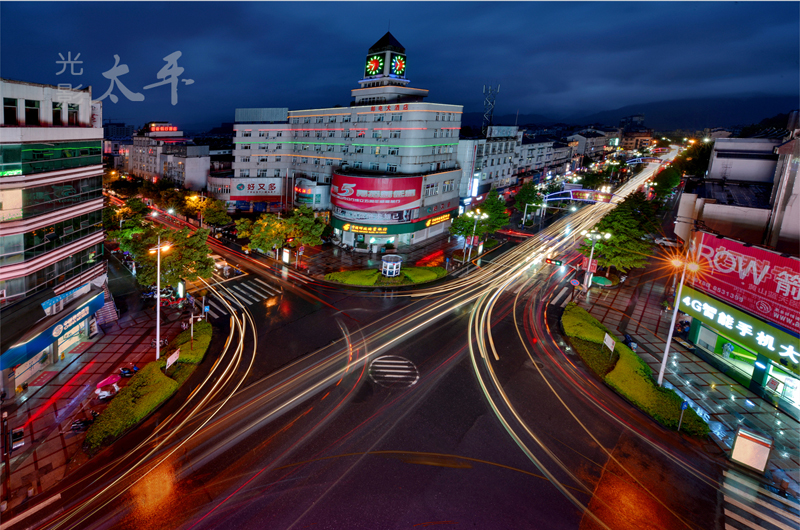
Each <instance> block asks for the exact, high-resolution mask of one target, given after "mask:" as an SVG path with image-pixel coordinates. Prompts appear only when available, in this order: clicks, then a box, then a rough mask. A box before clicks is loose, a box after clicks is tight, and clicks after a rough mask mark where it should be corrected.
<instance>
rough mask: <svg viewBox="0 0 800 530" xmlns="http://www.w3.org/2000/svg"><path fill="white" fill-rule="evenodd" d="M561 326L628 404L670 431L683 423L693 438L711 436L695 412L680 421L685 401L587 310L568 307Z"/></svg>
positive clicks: (592, 367)
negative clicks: (659, 382)
mask: <svg viewBox="0 0 800 530" xmlns="http://www.w3.org/2000/svg"><path fill="white" fill-rule="evenodd" d="M561 325H562V328H563V330H564V334H565V335H566V336H567V340H568V341H569V343H570V345H571V346H572V348H573V349H574V350H575V351H576V352H577V354H578V356H579V357H580V358H581V360H583V362H584V364H586V366H587V367H588V368H589V370H591V371H592V373H594V374H595V375H597V376H598V377H599V378H600V379H602V380H603V382H604V383H605V384H606V385H608V386H609V387H610V388H611V389H612V390H614V391H615V392H617V393H618V394H619V395H621V396H622V397H623V398H625V399H626V400H627V401H628V402H630V403H631V404H633V405H634V406H636V407H637V408H638V409H639V410H641V411H642V412H645V413H646V414H648V415H649V416H650V417H652V418H653V419H655V420H656V421H657V422H658V423H660V424H661V425H663V426H664V427H666V428H668V429H672V430H676V429H677V428H678V424H679V423H680V427H681V431H682V432H685V433H687V434H689V435H691V436H696V437H705V436H707V435H708V433H709V432H710V428H709V426H708V423H706V422H705V421H704V420H703V419H702V418H701V417H700V416H698V415H697V413H696V412H695V411H694V410H693V409H691V408H688V409H686V410H685V411H683V412H684V414H683V421H681V420H680V418H681V412H682V411H681V405H682V403H683V399H682V398H681V397H680V396H679V395H678V394H677V393H676V392H675V391H674V390H672V389H668V388H664V387H659V386H658V385H657V384H656V381H655V380H654V379H653V376H652V370H651V369H650V366H648V364H647V363H645V362H644V361H643V360H642V359H641V358H640V357H639V356H638V355H637V354H636V353H634V352H633V350H631V349H630V348H629V347H628V346H626V345H625V344H623V343H622V342H621V341H620V340H619V339H617V338H616V337H615V336H614V334H613V333H611V330H609V329H608V328H607V327H605V326H604V325H603V324H602V323H601V322H600V321H598V320H597V319H596V318H594V317H593V316H591V315H590V314H589V313H588V312H587V311H586V310H585V309H583V308H582V307H579V306H578V305H576V304H574V303H569V304H567V306H566V308H564V313H563V315H562V316H561ZM606 334H608V335H609V336H611V337H612V338H614V340H615V341H616V344H615V346H614V351H613V352H610V351H609V349H608V347H606V346H605V345H604V344H603V339H604V337H605V335H606Z"/></svg>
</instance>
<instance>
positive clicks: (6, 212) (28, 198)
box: [0, 177, 103, 221]
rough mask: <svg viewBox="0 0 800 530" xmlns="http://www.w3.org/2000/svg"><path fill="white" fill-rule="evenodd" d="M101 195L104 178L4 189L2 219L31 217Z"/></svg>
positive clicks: (0, 213)
mask: <svg viewBox="0 0 800 530" xmlns="http://www.w3.org/2000/svg"><path fill="white" fill-rule="evenodd" d="M102 197H103V178H102V177H89V178H85V179H79V180H69V181H66V182H59V183H57V184H49V185H47V186H37V187H35V188H26V189H23V190H3V192H2V200H0V219H3V220H6V221H8V220H11V219H28V218H30V217H34V216H36V215H41V214H43V213H48V212H52V211H55V210H60V209H61V208H66V207H68V206H74V205H76V204H80V203H82V202H86V201H91V200H95V199H100V198H102ZM20 206H21V207H20Z"/></svg>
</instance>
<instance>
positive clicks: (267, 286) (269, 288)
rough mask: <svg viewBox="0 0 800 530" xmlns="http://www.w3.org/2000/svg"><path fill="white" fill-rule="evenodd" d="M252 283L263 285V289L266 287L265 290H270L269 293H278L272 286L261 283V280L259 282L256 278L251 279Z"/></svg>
mask: <svg viewBox="0 0 800 530" xmlns="http://www.w3.org/2000/svg"><path fill="white" fill-rule="evenodd" d="M253 281H255V282H258V283H260V284H261V285H263V286H264V287H266V288H267V289H268V290H270V291H271V292H273V291H274V292H275V293H276V294H277V293H278V290H277V289H276V288H274V287H273V286H271V285H270V284H268V283H267V282H262V281H261V280H259V279H258V278H253Z"/></svg>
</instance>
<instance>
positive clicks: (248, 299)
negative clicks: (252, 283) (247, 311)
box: [231, 285, 258, 305]
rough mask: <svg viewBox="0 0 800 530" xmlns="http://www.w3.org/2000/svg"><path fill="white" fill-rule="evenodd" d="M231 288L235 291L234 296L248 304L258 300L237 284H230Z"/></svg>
mask: <svg viewBox="0 0 800 530" xmlns="http://www.w3.org/2000/svg"><path fill="white" fill-rule="evenodd" d="M231 290H232V291H235V292H236V294H235V295H234V296H236V297H237V298H239V299H240V300H243V301H244V302H245V303H246V304H248V305H249V304H254V303H256V302H258V300H257V299H255V298H253V297H252V295H248V293H246V292H245V291H244V289H240V288H239V286H238V285H231Z"/></svg>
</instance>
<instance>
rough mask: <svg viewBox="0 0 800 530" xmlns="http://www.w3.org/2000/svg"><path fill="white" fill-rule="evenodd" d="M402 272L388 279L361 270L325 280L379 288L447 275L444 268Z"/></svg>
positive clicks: (424, 280)
mask: <svg viewBox="0 0 800 530" xmlns="http://www.w3.org/2000/svg"><path fill="white" fill-rule="evenodd" d="M400 272H401V274H400V276H396V277H394V278H386V277H384V276H383V275H382V274H381V271H379V270H378V269H360V270H354V271H340V272H331V273H328V274H326V275H325V279H326V280H328V281H332V282H339V283H344V284H347V285H362V286H366V287H372V286H376V287H379V286H382V285H384V286H390V285H412V284H415V283H425V282H430V281H433V280H437V279H439V278H442V277H444V276H445V275H447V271H446V270H445V269H444V268H443V267H402V268H401V269H400Z"/></svg>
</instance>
